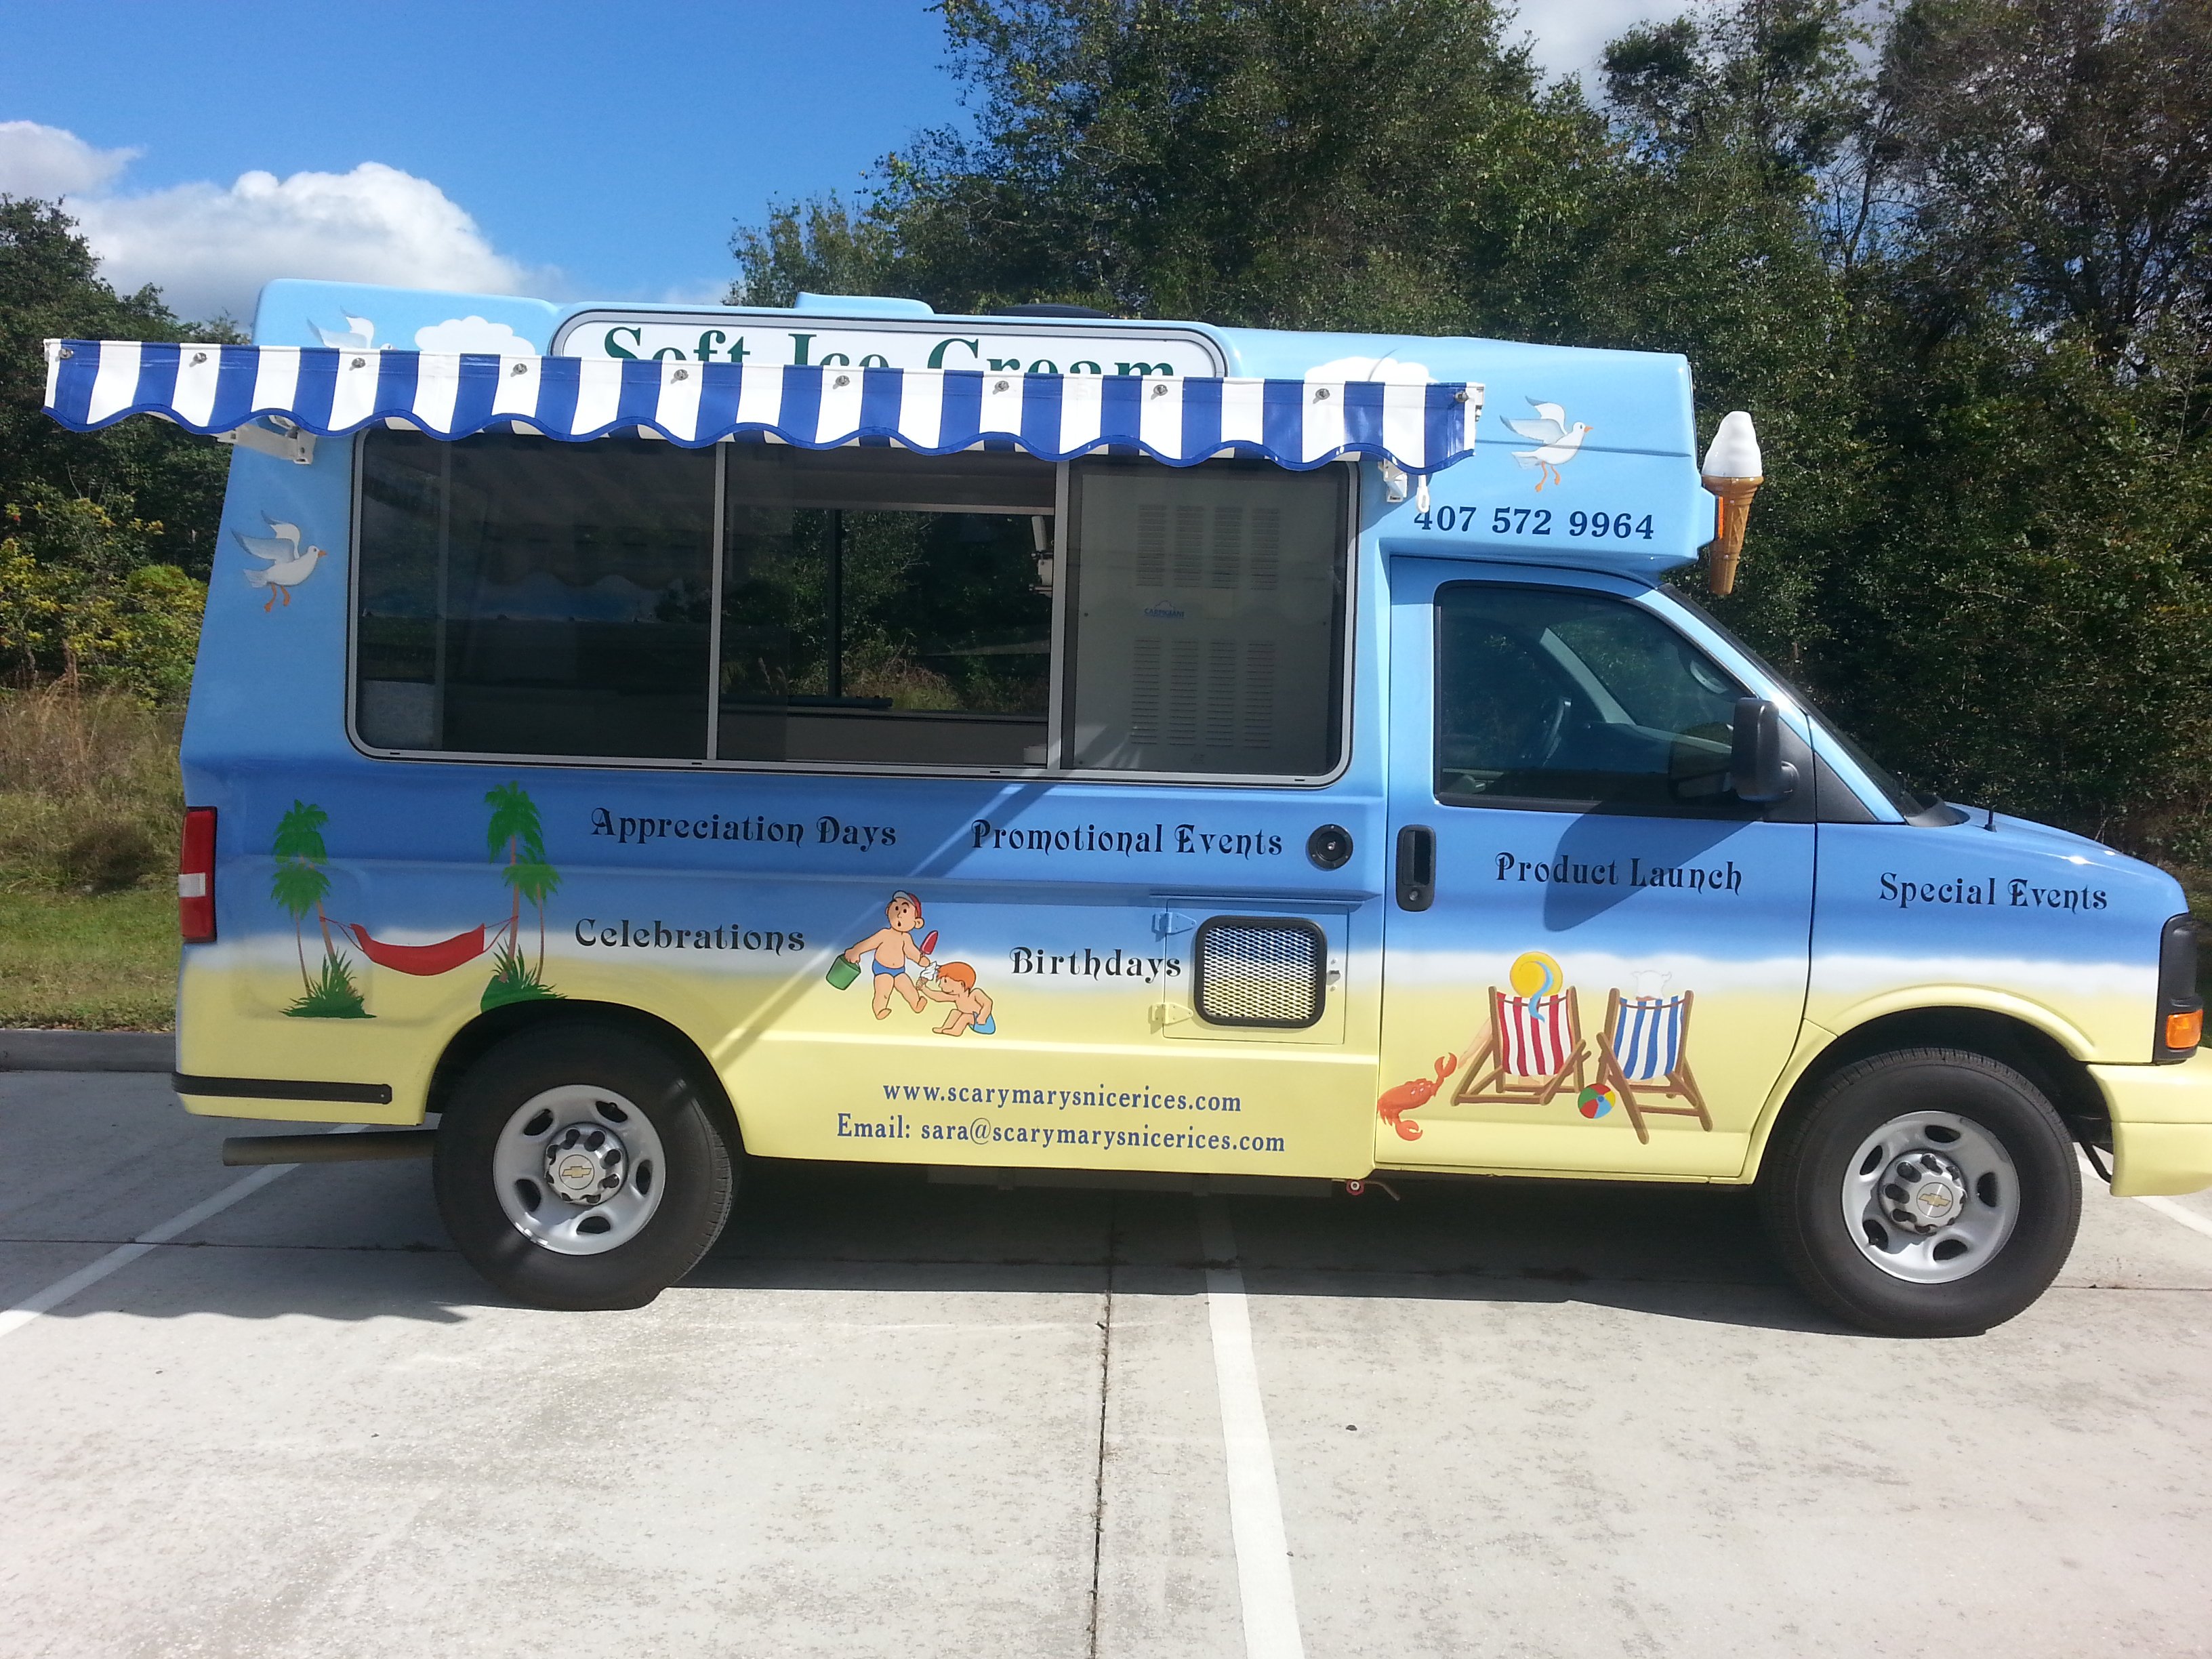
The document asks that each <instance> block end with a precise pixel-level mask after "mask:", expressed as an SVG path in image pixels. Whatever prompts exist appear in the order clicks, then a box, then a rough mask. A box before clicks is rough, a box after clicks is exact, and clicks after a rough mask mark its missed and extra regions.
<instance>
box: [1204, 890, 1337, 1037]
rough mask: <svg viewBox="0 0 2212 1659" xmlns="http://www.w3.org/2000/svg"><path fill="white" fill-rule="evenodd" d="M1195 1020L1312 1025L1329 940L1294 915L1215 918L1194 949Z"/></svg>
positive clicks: (1319, 1005)
mask: <svg viewBox="0 0 2212 1659" xmlns="http://www.w3.org/2000/svg"><path fill="white" fill-rule="evenodd" d="M1195 954H1196V956H1197V958H1198V964H1197V966H1198V971H1197V974H1196V975H1195V980H1196V986H1195V990H1194V995H1195V998H1196V1000H1197V1003H1198V1013H1199V1018H1201V1019H1204V1020H1206V1021H1207V1022H1209V1023H1210V1024H1215V1025H1274V1026H1283V1027H1290V1028H1295V1027H1299V1026H1305V1025H1311V1024H1313V1023H1314V1022H1315V1021H1316V1020H1318V1019H1319V1018H1321V1011H1322V995H1323V987H1324V985H1325V982H1326V980H1327V976H1328V941H1327V940H1326V939H1323V938H1322V931H1321V929H1320V928H1318V927H1316V926H1314V924H1313V923H1311V922H1310V921H1304V920H1303V919H1301V918H1299V917H1296V916H1215V917H1213V918H1212V919H1211V920H1209V921H1203V922H1200V924H1199V927H1198V943H1197V945H1196V947H1195Z"/></svg>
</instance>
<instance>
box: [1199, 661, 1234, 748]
mask: <svg viewBox="0 0 2212 1659" xmlns="http://www.w3.org/2000/svg"><path fill="white" fill-rule="evenodd" d="M1236 745H1237V641H1234V640H1208V641H1206V747H1207V748H1209V749H1215V750H1220V749H1233V748H1235V747H1236Z"/></svg>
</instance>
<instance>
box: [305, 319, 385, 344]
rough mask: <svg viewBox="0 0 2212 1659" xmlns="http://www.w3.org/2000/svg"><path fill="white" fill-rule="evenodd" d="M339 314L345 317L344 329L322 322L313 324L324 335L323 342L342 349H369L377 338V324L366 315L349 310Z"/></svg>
mask: <svg viewBox="0 0 2212 1659" xmlns="http://www.w3.org/2000/svg"><path fill="white" fill-rule="evenodd" d="M338 315H339V316H341V317H343V318H344V319H345V326H344V327H343V328H342V329H338V328H325V327H324V326H323V325H321V324H320V323H315V324H312V325H311V326H312V327H313V329H314V331H315V332H316V333H317V334H319V335H320V336H321V337H322V341H323V343H324V344H325V345H326V346H335V347H337V349H339V350H341V351H366V350H368V348H369V346H370V344H371V343H372V342H374V340H375V338H376V325H375V324H374V323H373V322H371V321H369V319H368V318H366V317H356V316H355V315H354V314H353V313H351V312H349V311H342V312H340V313H338Z"/></svg>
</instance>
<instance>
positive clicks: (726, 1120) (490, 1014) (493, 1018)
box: [423, 997, 744, 1158]
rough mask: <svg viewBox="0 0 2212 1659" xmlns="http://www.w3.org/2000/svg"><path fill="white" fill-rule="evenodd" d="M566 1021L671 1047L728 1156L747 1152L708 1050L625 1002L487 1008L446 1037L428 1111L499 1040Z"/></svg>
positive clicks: (440, 1107) (441, 1104) (441, 1105)
mask: <svg viewBox="0 0 2212 1659" xmlns="http://www.w3.org/2000/svg"><path fill="white" fill-rule="evenodd" d="M564 1025H598V1026H602V1027H609V1028H612V1029H614V1030H623V1031H628V1032H629V1033H630V1034H632V1035H633V1036H641V1037H643V1038H645V1039H646V1040H647V1041H648V1042H654V1043H658V1044H659V1046H660V1047H662V1048H665V1049H667V1050H668V1051H669V1052H670V1053H671V1054H673V1055H675V1057H676V1058H677V1060H678V1062H679V1063H681V1064H682V1065H683V1066H684V1069H685V1070H686V1071H687V1072H689V1073H690V1074H691V1076H692V1079H693V1080H694V1081H695V1082H696V1083H697V1084H698V1085H699V1089H700V1091H701V1093H702V1097H704V1098H705V1100H706V1102H707V1103H708V1107H709V1109H711V1110H712V1111H713V1112H714V1118H715V1126H716V1127H718V1128H719V1129H720V1130H721V1132H722V1136H723V1139H725V1140H726V1141H727V1142H728V1143H729V1147H730V1155H731V1156H732V1158H736V1157H739V1156H741V1155H742V1154H743V1153H744V1130H743V1128H742V1127H740V1126H739V1124H738V1113H737V1107H736V1105H735V1103H733V1102H732V1100H731V1098H730V1092H729V1091H728V1090H727V1089H726V1088H725V1087H724V1086H723V1085H722V1077H721V1073H720V1072H718V1071H717V1070H716V1069H715V1068H714V1062H713V1061H711V1060H708V1058H707V1054H706V1051H705V1050H704V1049H702V1048H700V1046H699V1045H698V1043H697V1042H696V1041H694V1040H693V1038H692V1036H691V1035H690V1033H689V1032H688V1031H686V1030H684V1028H683V1027H682V1026H680V1025H677V1024H672V1023H671V1022H670V1021H668V1020H665V1019H663V1018H660V1017H659V1015H658V1014H649V1013H647V1012H646V1011H645V1010H644V1009H642V1008H637V1007H633V1006H630V1005H629V1004H628V1003H622V1002H592V1001H586V1000H578V999H573V998H568V997H562V998H560V999H559V1000H545V1001H536V1000H533V1001H530V1002H510V1003H507V1004H506V1005H505V1006H501V1007H498V1008H491V1009H487V1010H486V1011H485V1012H483V1013H481V1014H478V1015H477V1017H476V1018H474V1019H471V1021H469V1022H468V1024H465V1025H464V1026H462V1027H461V1028H460V1029H459V1030H457V1031H455V1032H454V1033H453V1036H451V1037H449V1038H447V1042H446V1047H445V1048H444V1050H443V1052H441V1054H439V1056H438V1060H437V1064H436V1065H435V1066H433V1067H432V1068H431V1071H430V1086H429V1088H428V1090H427V1091H425V1094H424V1098H423V1111H424V1113H425V1115H428V1114H431V1113H441V1112H443V1111H444V1110H445V1107H446V1102H447V1099H448V1098H449V1097H451V1095H452V1093H453V1088H454V1085H457V1084H458V1083H459V1081H460V1079H461V1077H462V1076H463V1074H464V1073H466V1072H467V1071H468V1069H469V1067H470V1066H473V1065H475V1064H476V1062H477V1060H480V1059H482V1058H483V1056H484V1055H485V1054H488V1053H489V1052H490V1051H491V1049H492V1048H494V1047H495V1045H497V1044H499V1043H501V1042H505V1041H506V1040H507V1038H509V1037H511V1036H515V1035H516V1034H517V1033H518V1032H522V1031H532V1030H551V1029H554V1028H556V1027H560V1026H564Z"/></svg>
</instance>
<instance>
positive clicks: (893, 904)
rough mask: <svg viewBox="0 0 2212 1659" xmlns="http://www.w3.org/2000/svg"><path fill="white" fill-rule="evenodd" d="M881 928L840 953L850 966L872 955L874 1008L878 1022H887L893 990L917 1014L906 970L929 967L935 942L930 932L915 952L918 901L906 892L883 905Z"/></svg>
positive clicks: (918, 1009)
mask: <svg viewBox="0 0 2212 1659" xmlns="http://www.w3.org/2000/svg"><path fill="white" fill-rule="evenodd" d="M884 924H885V925H884V927H880V928H878V930H877V931H876V932H874V933H871V934H869V935H868V936H867V938H866V939H862V940H861V941H860V943H859V944H857V945H853V946H852V947H851V948H850V949H848V950H847V951H845V952H844V953H843V954H844V957H845V960H846V961H848V962H849V963H852V964H853V965H854V967H858V966H859V965H860V958H861V957H863V956H866V955H867V954H869V953H870V952H873V953H874V956H875V970H876V972H875V981H876V993H875V1009H876V1018H878V1019H889V1018H890V1014H891V992H892V991H893V990H894V989H896V991H897V992H898V994H899V995H900V996H901V997H902V998H903V999H904V1000H905V1001H906V1006H908V1007H909V1008H911V1009H913V1010H914V1011H915V1012H916V1013H917V1014H918V1013H920V1012H921V1008H922V999H921V992H920V991H919V990H917V989H915V983H914V980H913V977H912V976H911V975H909V974H908V971H907V970H908V969H909V968H927V967H928V966H929V946H930V945H933V944H935V943H936V942H937V935H936V934H934V933H932V934H931V935H930V936H929V937H928V938H927V939H925V940H923V941H922V948H921V949H920V950H916V949H915V944H914V930H915V928H917V927H921V900H920V899H918V898H916V897H915V896H914V895H913V894H911V893H907V892H898V893H893V894H892V895H891V900H890V903H889V904H886V905H885V906H884Z"/></svg>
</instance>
